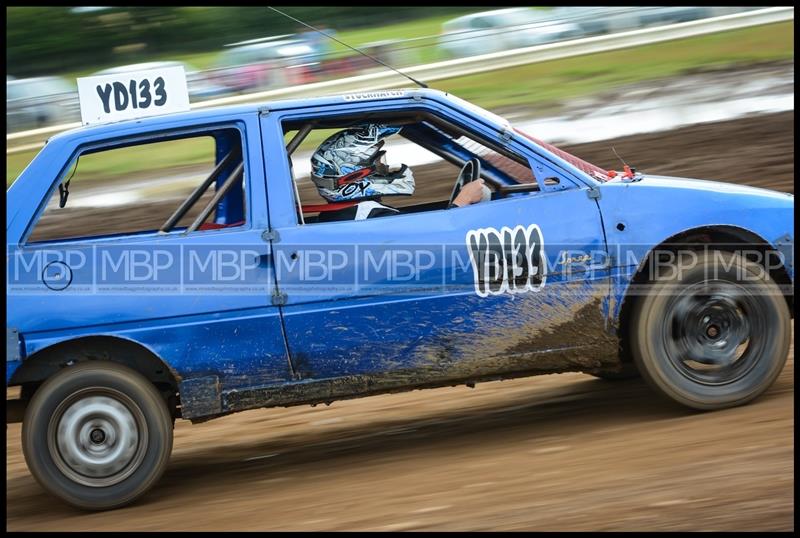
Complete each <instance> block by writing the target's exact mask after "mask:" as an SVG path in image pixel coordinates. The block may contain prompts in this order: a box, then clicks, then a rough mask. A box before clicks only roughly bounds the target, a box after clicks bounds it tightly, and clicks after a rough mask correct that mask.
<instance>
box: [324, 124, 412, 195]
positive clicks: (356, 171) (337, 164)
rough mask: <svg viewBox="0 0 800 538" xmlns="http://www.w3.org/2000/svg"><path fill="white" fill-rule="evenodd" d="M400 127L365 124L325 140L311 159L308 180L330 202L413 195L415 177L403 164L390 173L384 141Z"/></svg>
mask: <svg viewBox="0 0 800 538" xmlns="http://www.w3.org/2000/svg"><path fill="white" fill-rule="evenodd" d="M400 129H401V128H400V127H390V126H388V125H381V124H366V125H360V126H358V127H353V128H350V129H345V130H343V131H339V132H338V133H335V134H333V135H332V136H330V137H328V138H327V139H326V140H325V141H324V142H323V143H322V144H320V146H319V147H318V148H317V151H315V152H314V154H313V155H312V156H311V180H312V181H313V182H314V185H316V187H317V190H318V191H319V194H320V196H322V197H323V198H325V199H326V200H328V201H329V202H343V201H349V200H369V199H374V198H379V197H381V196H399V195H405V196H410V195H412V194H414V175H413V174H412V173H411V169H410V168H409V167H408V166H406V165H405V164H403V165H401V166H400V167H399V168H396V169H389V166H388V165H387V164H386V160H385V155H386V151H384V150H383V149H381V148H382V147H383V144H384V142H385V138H387V137H389V136H392V135H393V134H397V133H399V132H400Z"/></svg>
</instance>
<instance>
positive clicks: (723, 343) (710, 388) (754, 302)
mask: <svg viewBox="0 0 800 538" xmlns="http://www.w3.org/2000/svg"><path fill="white" fill-rule="evenodd" d="M695 254H696V255H697V258H696V263H694V264H693V265H691V266H690V267H688V268H686V269H684V270H683V271H682V272H681V273H678V272H676V271H671V273H672V274H671V275H667V276H657V277H656V278H655V279H654V280H653V281H651V282H650V283H649V287H648V289H647V292H646V294H645V295H644V296H643V297H641V298H639V300H637V301H636V304H635V305H634V309H633V315H632V319H631V321H632V326H631V328H630V329H631V330H630V332H629V334H630V339H631V353H632V355H633V358H634V361H635V363H636V366H637V368H638V370H639V372H641V374H642V377H644V379H645V381H646V382H647V383H648V384H649V385H650V386H652V387H653V388H654V389H655V390H656V391H657V392H658V393H660V394H661V395H663V396H666V397H667V398H669V399H671V400H673V401H675V402H678V403H680V404H683V405H685V406H688V407H691V408H694V409H700V410H712V409H722V408H726V407H733V406H737V405H742V404H744V403H747V402H749V401H751V400H753V399H754V398H756V397H758V396H759V395H760V394H762V393H763V392H764V391H765V390H767V389H768V388H769V387H770V386H771V385H772V383H773V382H774V381H775V379H776V378H777V377H778V375H779V374H780V372H781V370H782V369H783V366H784V364H785V362H786V357H787V355H788V352H789V344H790V340H791V320H790V315H789V309H788V307H787V305H786V301H785V299H784V298H783V296H782V295H781V292H780V289H779V288H778V286H777V285H776V284H775V282H774V281H773V280H772V279H771V278H770V277H769V275H768V274H767V272H766V271H765V270H764V269H763V267H762V266H761V265H758V264H756V263H754V262H751V261H748V260H746V259H744V258H743V257H742V256H740V255H738V254H734V253H731V252H727V251H722V250H709V251H706V252H696V253H695Z"/></svg>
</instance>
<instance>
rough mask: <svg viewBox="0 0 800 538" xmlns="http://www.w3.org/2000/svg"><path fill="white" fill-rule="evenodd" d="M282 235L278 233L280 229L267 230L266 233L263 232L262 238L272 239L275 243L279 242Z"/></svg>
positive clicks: (265, 239)
mask: <svg viewBox="0 0 800 538" xmlns="http://www.w3.org/2000/svg"><path fill="white" fill-rule="evenodd" d="M280 237H281V236H280V235H278V230H265V231H264V233H262V234H261V239H263V240H264V241H272V242H273V243H277V242H278V241H279V240H280Z"/></svg>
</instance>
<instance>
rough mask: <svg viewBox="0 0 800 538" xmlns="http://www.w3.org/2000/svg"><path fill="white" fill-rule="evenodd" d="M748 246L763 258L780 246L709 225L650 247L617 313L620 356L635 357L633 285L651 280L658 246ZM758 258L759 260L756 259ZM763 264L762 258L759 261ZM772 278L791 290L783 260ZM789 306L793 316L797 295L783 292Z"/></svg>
mask: <svg viewBox="0 0 800 538" xmlns="http://www.w3.org/2000/svg"><path fill="white" fill-rule="evenodd" d="M681 244H683V245H748V247H750V249H751V250H752V251H753V254H756V253H760V255H761V256H762V257H761V260H764V259H766V256H768V255H770V254H774V255H777V254H778V253H779V251H778V249H777V248H776V247H775V246H774V245H773V244H771V243H770V242H769V241H767V240H766V239H764V238H763V237H761V236H760V235H758V234H756V233H755V232H752V231H750V230H747V229H745V228H741V227H739V226H732V225H710V226H708V225H707V226H699V227H695V228H689V229H686V230H683V231H681V232H678V233H676V234H674V235H672V236H670V237H668V238H667V239H665V240H663V241H661V242H660V243H659V244H657V245H655V246H654V247H653V248H651V249H650V250H649V251H648V252H647V254H646V255H645V257H644V258H643V260H642V261H641V263H640V264H639V266H638V267H637V268H636V272H635V273H634V275H633V277H632V278H631V279H630V281H629V282H628V284H627V286H626V289H625V292H624V294H623V297H622V304H621V306H620V310H619V315H618V316H617V323H618V325H617V326H618V327H619V331H618V333H619V337H620V342H621V345H622V350H621V354H620V358H621V360H622V362H631V361H632V358H631V356H630V352H629V351H628V350H627V341H628V340H627V339H628V327H629V325H630V316H631V312H632V310H633V305H634V304H635V302H636V297H637V295H635V294H632V293H631V291H630V290H631V287H632V286H635V285H636V284H644V283H646V282H647V281H648V280H649V277H648V274H647V271H646V268H647V267H649V265H650V263H651V260H652V257H653V255H654V253H655V252H657V251H658V250H659V249H664V248H665V247H666V248H670V247H672V248H674V247H675V246H676V245H681ZM756 261H759V260H756ZM759 263H762V264H763V261H759ZM769 275H770V278H772V279H773V280H774V281H775V282H776V283H777V284H778V285H779V286H781V287H782V289H789V290H791V289H792V280H791V278H790V277H789V272H788V271H787V269H786V267H785V266H784V265H783V263H775V264H772V263H771V264H770V270H769ZM784 299H785V300H786V304H787V307H788V308H789V312H790V315H791V316H792V318H794V295H793V294H791V292H790V293H784Z"/></svg>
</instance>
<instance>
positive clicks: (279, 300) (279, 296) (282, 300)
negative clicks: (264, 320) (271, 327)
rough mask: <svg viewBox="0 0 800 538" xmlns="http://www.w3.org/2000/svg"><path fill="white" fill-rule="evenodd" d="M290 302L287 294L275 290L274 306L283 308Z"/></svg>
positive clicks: (273, 293) (273, 294) (273, 295)
mask: <svg viewBox="0 0 800 538" xmlns="http://www.w3.org/2000/svg"><path fill="white" fill-rule="evenodd" d="M288 300H289V296H288V295H286V294H285V293H283V292H281V291H278V290H275V291H274V292H272V306H283V305H285V304H286V302H287V301H288Z"/></svg>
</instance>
